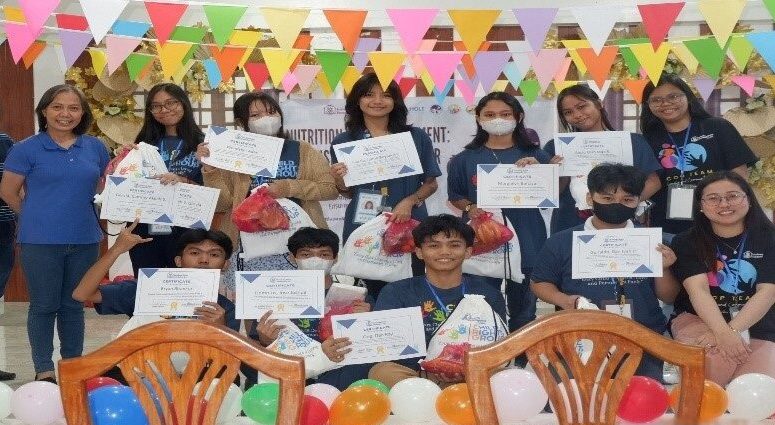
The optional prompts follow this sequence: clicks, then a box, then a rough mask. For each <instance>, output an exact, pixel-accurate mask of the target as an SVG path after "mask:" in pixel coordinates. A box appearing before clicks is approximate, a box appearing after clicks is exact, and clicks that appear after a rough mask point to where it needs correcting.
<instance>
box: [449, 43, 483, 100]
mask: <svg viewBox="0 0 775 425" xmlns="http://www.w3.org/2000/svg"><path fill="white" fill-rule="evenodd" d="M479 54H481V53H479ZM477 56H479V55H477ZM455 86H456V87H457V90H458V92H460V95H462V96H463V100H465V101H466V104H468V105H473V104H474V94H475V92H476V86H473V87H472V86H470V85H469V84H468V82H467V81H466V80H456V81H455Z"/></svg>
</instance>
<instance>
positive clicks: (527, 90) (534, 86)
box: [519, 80, 541, 106]
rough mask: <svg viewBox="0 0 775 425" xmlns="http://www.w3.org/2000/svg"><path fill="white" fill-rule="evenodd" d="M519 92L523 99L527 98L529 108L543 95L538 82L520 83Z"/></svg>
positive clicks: (527, 81)
mask: <svg viewBox="0 0 775 425" xmlns="http://www.w3.org/2000/svg"><path fill="white" fill-rule="evenodd" d="M519 91H520V92H522V97H524V98H525V102H527V104H528V106H530V105H532V104H533V102H535V101H536V99H538V95H539V94H540V93H541V85H540V83H539V82H538V81H537V80H522V82H521V83H519Z"/></svg>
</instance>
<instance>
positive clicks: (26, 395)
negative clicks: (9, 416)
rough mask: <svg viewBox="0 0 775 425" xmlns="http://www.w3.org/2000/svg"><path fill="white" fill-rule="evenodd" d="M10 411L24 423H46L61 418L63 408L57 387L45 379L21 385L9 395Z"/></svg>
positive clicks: (32, 424) (30, 424) (44, 424)
mask: <svg viewBox="0 0 775 425" xmlns="http://www.w3.org/2000/svg"><path fill="white" fill-rule="evenodd" d="M11 413H13V416H14V417H15V418H16V419H19V420H21V421H22V422H23V423H24V424H26V425H48V424H50V423H51V422H54V421H55V420H57V419H59V418H63V417H64V416H65V410H64V408H63V407H62V396H61V395H60V394H59V387H58V386H57V385H56V384H52V383H51V382H46V381H33V382H29V383H27V384H24V385H22V386H21V387H19V388H17V389H16V391H14V392H13V395H12V396H11Z"/></svg>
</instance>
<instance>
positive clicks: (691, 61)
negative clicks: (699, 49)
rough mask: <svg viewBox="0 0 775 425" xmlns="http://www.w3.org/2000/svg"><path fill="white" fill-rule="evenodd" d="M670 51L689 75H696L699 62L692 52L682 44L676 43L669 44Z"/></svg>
mask: <svg viewBox="0 0 775 425" xmlns="http://www.w3.org/2000/svg"><path fill="white" fill-rule="evenodd" d="M670 50H671V51H672V52H673V53H674V54H675V55H676V56H677V57H678V60H680V61H681V63H683V64H684V66H686V70H687V71H689V73H690V74H696V73H697V68H699V66H700V61H698V60H697V59H696V58H695V57H694V55H693V54H692V52H690V51H689V49H688V48H687V47H686V46H684V44H683V42H681V41H676V42H673V43H670Z"/></svg>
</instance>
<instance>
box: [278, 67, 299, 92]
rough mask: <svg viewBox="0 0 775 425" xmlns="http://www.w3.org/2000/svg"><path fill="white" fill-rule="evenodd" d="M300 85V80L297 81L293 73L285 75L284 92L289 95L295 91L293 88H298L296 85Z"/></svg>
mask: <svg viewBox="0 0 775 425" xmlns="http://www.w3.org/2000/svg"><path fill="white" fill-rule="evenodd" d="M298 83H299V80H298V79H296V76H295V75H293V72H289V73H287V74H285V77H283V81H282V83H281V85H282V86H283V91H284V92H285V93H286V94H288V93H290V92H292V91H293V88H294V87H296V84H298Z"/></svg>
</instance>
